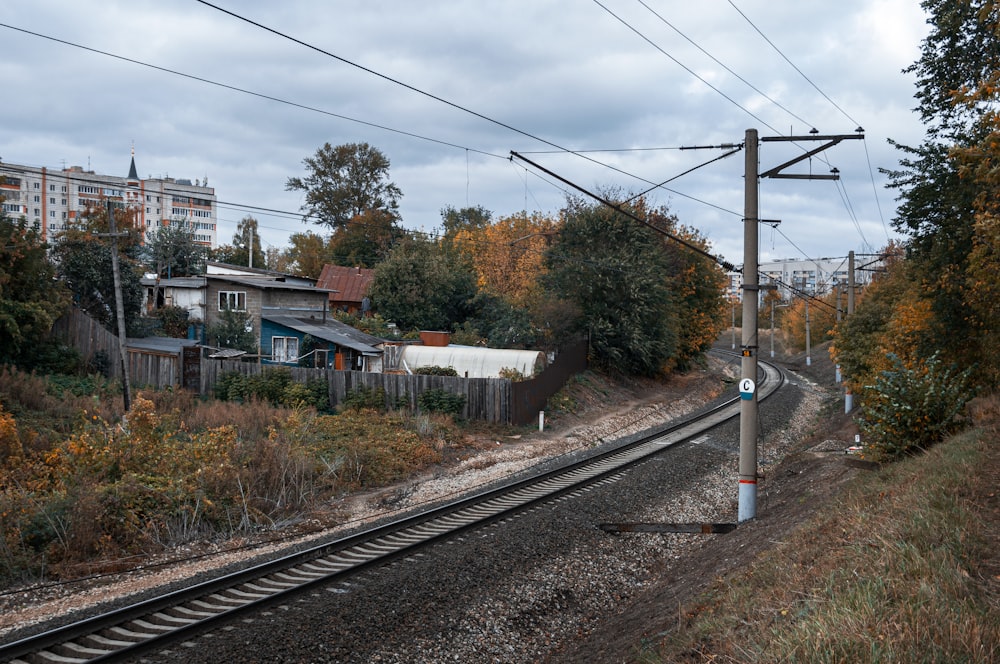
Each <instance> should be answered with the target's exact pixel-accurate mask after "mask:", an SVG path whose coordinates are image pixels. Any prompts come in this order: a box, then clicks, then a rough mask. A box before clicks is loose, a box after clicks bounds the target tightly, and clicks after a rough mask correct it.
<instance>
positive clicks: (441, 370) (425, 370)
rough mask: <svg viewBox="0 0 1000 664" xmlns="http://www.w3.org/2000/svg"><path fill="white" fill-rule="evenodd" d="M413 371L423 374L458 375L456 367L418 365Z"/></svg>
mask: <svg viewBox="0 0 1000 664" xmlns="http://www.w3.org/2000/svg"><path fill="white" fill-rule="evenodd" d="M413 373H415V374H419V375H421V376H457V375H458V372H457V371H455V367H417V368H416V369H414V370H413Z"/></svg>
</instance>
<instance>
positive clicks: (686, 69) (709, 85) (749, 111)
mask: <svg viewBox="0 0 1000 664" xmlns="http://www.w3.org/2000/svg"><path fill="white" fill-rule="evenodd" d="M198 1H199V2H203V1H204V0H198ZM593 2H594V4H595V5H597V6H598V7H600V8H601V9H603V10H604V11H606V12H607V13H608V14H610V15H611V16H612V17H614V18H615V19H616V20H617V21H618V22H619V23H621V24H622V25H624V26H625V27H626V28H628V29H629V30H631V31H632V32H634V33H635V34H636V35H638V36H639V38H640V39H642V40H643V41H645V42H646V43H647V44H649V45H650V46H652V47H653V48H655V49H656V50H657V51H659V52H660V53H662V54H663V55H665V56H666V57H668V58H670V59H671V60H672V61H673V62H674V63H676V64H677V66H679V67H680V68H681V69H683V70H684V71H686V72H687V73H689V74H691V75H692V76H694V77H695V78H696V79H698V80H699V81H701V82H702V83H704V84H705V85H707V86H708V87H709V88H711V89H712V90H713V91H715V92H716V93H717V94H719V95H720V96H722V97H723V98H724V99H725V100H726V101H728V102H729V103H731V104H732V105H734V106H736V107H737V108H738V109H740V110H741V111H743V112H744V113H746V114H747V115H749V116H750V117H752V118H753V119H754V120H756V121H757V122H759V123H761V124H762V125H764V126H765V127H767V128H768V129H770V130H771V131H773V132H775V133H780V132H778V130H777V129H775V128H774V127H772V126H771V125H769V124H768V123H767V122H766V121H765V120H763V119H762V118H760V117H758V116H757V115H756V114H755V113H754V112H753V111H751V110H750V109H748V108H747V107H745V106H743V105H742V104H741V103H739V102H738V101H736V100H735V99H733V98H732V97H730V96H729V95H727V94H726V93H725V92H723V91H722V90H720V89H719V88H717V87H715V86H714V85H712V84H711V83H709V82H708V81H707V80H705V78H704V77H702V76H699V75H698V73H697V72H696V71H694V70H693V69H691V68H690V67H688V66H687V65H685V64H684V63H683V62H681V61H680V60H678V59H677V58H675V57H674V56H672V55H670V54H669V53H667V52H666V51H665V50H663V48H661V47H660V46H659V44H657V43H656V42H654V41H653V40H652V39H650V38H649V37H647V36H646V35H644V34H642V33H641V32H640V31H639V30H638V29H637V28H635V27H634V26H632V25H631V24H629V22H628V21H626V20H625V19H623V18H622V17H620V16H618V14H615V13H614V12H613V11H611V10H610V9H608V8H607V6H605V5H603V4H602V3H601V2H600V0H593Z"/></svg>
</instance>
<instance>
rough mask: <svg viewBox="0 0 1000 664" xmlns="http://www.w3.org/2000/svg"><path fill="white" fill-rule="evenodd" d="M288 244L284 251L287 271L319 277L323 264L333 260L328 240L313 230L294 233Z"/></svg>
mask: <svg viewBox="0 0 1000 664" xmlns="http://www.w3.org/2000/svg"><path fill="white" fill-rule="evenodd" d="M288 244H289V246H288V248H287V249H285V250H284V251H283V252H282V255H283V260H284V261H287V264H286V270H287V271H294V272H295V274H299V275H304V276H309V277H313V278H317V279H318V278H319V275H320V274H321V273H322V272H323V266H324V265H326V264H327V263H329V262H331V260H330V251H329V248H328V247H327V241H326V239H325V238H324V237H323V236H322V235H319V234H317V233H313V232H312V231H306V232H305V233H292V234H291V235H290V236H289V238H288ZM289 268H290V270H289Z"/></svg>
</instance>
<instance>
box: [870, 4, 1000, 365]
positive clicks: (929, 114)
mask: <svg viewBox="0 0 1000 664" xmlns="http://www.w3.org/2000/svg"><path fill="white" fill-rule="evenodd" d="M922 6H923V8H924V9H925V10H926V11H927V13H928V14H929V16H930V20H929V21H928V23H929V24H930V25H931V26H932V29H931V31H930V33H929V34H928V36H927V37H926V38H925V39H924V41H923V42H922V46H921V55H920V59H919V60H918V61H917V62H916V63H914V64H913V65H912V66H911V67H910V68H909V69H908V70H907V71H909V72H910V73H914V74H915V75H916V76H917V93H916V97H917V99H918V102H919V106H918V107H917V109H916V110H917V111H918V112H919V113H920V116H921V119H922V121H923V122H924V124H925V126H926V128H927V139H926V140H925V141H924V143H923V144H922V145H920V146H919V147H915V148H914V147H907V146H899V147H900V149H901V150H903V152H904V153H905V158H904V159H902V160H901V162H900V163H901V169H900V170H898V171H890V172H889V177H890V186H892V187H895V188H896V189H898V190H899V191H900V201H901V204H900V206H899V212H898V215H897V218H896V219H895V220H894V222H893V225H894V227H895V228H896V229H897V230H899V231H900V232H902V233H905V234H907V235H909V236H910V238H911V239H910V242H909V256H910V259H911V261H912V263H913V265H912V270H911V272H910V274H911V276H912V277H913V278H914V279H915V280H916V282H917V283H918V284H919V285H920V287H921V291H920V293H919V297H920V298H922V299H926V300H927V301H928V303H929V309H930V312H931V313H932V315H933V321H932V322H931V324H930V325H928V329H929V330H931V331H933V332H934V333H935V334H936V335H937V336H936V339H935V343H936V345H937V348H939V349H940V350H941V351H942V354H943V357H945V358H947V359H948V360H951V361H958V362H960V363H961V364H963V365H965V366H981V367H982V366H987V365H986V364H985V363H984V360H989V358H990V357H992V356H993V355H994V353H993V352H992V346H993V340H992V339H991V336H990V334H989V330H990V325H989V323H988V321H985V320H982V318H981V317H982V314H983V311H982V309H981V308H979V307H977V305H976V293H982V292H983V289H982V288H981V285H982V283H983V282H982V280H981V279H980V277H981V276H984V275H988V274H990V273H992V274H993V275H994V278H995V274H996V272H995V271H992V270H991V269H990V268H989V267H987V271H986V273H984V272H983V270H982V269H981V267H980V266H982V265H984V263H983V261H982V257H983V251H982V250H983V249H984V248H985V247H986V246H987V245H988V239H987V240H986V242H983V241H980V239H978V238H983V239H986V238H988V237H989V235H990V233H989V231H988V224H987V225H983V224H984V219H986V218H987V217H988V216H989V215H990V214H991V213H990V211H989V208H990V207H991V206H990V204H989V203H988V202H987V201H988V199H989V198H990V197H991V196H995V194H991V193H990V192H993V191H995V190H996V189H995V186H994V185H995V184H996V182H995V181H994V182H993V183H992V184H991V183H990V179H989V177H986V178H984V177H983V176H986V175H987V173H989V172H990V170H991V169H992V168H994V167H993V164H995V163H996V162H995V160H994V156H996V153H997V149H996V142H997V134H995V133H994V132H995V131H996V129H997V115H996V113H995V111H994V110H993V109H995V104H996V101H997V93H996V90H997V85H996V84H997V82H998V78H1000V30H998V16H1000V12H998V6H997V3H996V2H995V0H967V1H963V2H954V1H953V0H924V2H923V3H922ZM977 164H978V165H979V166H985V169H979V168H978V167H977ZM984 214H985V215H986V216H984ZM987 253H989V251H988V250H987ZM989 263H990V261H989V260H987V261H986V262H985V264H986V265H989ZM957 338H962V339H963V340H964V341H965V343H962V344H955V343H952V342H953V340H954V339H957Z"/></svg>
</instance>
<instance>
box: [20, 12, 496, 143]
mask: <svg viewBox="0 0 1000 664" xmlns="http://www.w3.org/2000/svg"><path fill="white" fill-rule="evenodd" d="M0 27H4V28H7V29H9V30H14V31H16V32H21V33H24V34H26V35H31V36H32V37H38V38H40V39H46V40H48V41H52V42H55V43H57V44H63V45H64V46H72V47H73V48H78V49H81V50H84V51H89V52H91V53H96V54H97V55H103V56H106V57H109V58H114V59H115V60H121V61H122V62H128V63H130V64H134V65H139V66H140V67H147V68H149V69H155V70H156V71H160V72H163V73H165V74H172V75H174V76H180V77H183V78H187V79H190V80H192V81H197V82H199V83H205V84H207V85H213V86H215V87H219V88H223V89H226V90H231V91H233V92H239V93H242V94H245V95H250V96H253V97H258V98H260V99H266V100H267V101H273V102H276V103H279V104H285V105H286V106H292V107H294V108H298V109H301V110H304V111H311V112H313V113H320V114H322V115H327V116H329V117H333V118H337V119H338V120H345V121H347V122H354V123H357V124H361V125H365V126H367V127H372V128H374V129H381V130H383V131H388V132H392V133H395V134H400V135H402V136H408V137H410V138H416V139H418V140H422V141H429V142H431V143H437V144H438V145H444V146H447V147H451V148H456V149H459V150H467V151H471V152H476V153H478V154H482V155H486V156H488V157H496V158H498V159H506V157H504V156H502V155H497V154H493V153H491V152H486V151H484V150H477V149H476V148H470V147H465V146H462V145H457V144H455V143H449V142H448V141H442V140H439V139H436V138H431V137H429V136H423V135H420V134H416V133H413V132H409V131H404V130H402V129H394V128H392V127H388V126H386V125H381V124H377V123H374V122H368V121H367V120H359V119H358V118H352V117H350V116H347V115H341V114H339V113H334V112H332V111H327V110H324V109H322V108H316V107H315V106H308V105H306V104H299V103H297V102H294V101H289V100H287V99H282V98H280V97H275V96H272V95H268V94H264V93H263V92H255V91H253V90H248V89H246V88H240V87H237V86H235V85H229V84H228V83H221V82H219V81H213V80H211V79H208V78H203V77H201V76H195V75H194V74H186V73H184V72H182V71H177V70H176V69H170V68H168V67H161V66H159V65H154V64H150V63H148V62H143V61H141V60H136V59H134V58H129V57H126V56H124V55H118V54H116V53H110V52H108V51H102V50H100V49H97V48H92V47H90V46H84V45H83V44H77V43H75V42H71V41H67V40H65V39H59V38H58V37H52V36H50V35H43V34H41V33H38V32H33V31H31V30H26V29H24V28H19V27H17V26H13V25H8V24H6V23H0Z"/></svg>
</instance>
